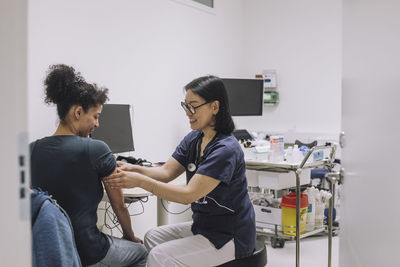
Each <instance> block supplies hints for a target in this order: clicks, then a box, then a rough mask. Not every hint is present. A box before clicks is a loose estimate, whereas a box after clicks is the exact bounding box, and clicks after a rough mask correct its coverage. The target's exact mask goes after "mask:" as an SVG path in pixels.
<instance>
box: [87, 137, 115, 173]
mask: <svg viewBox="0 0 400 267" xmlns="http://www.w3.org/2000/svg"><path fill="white" fill-rule="evenodd" d="M89 157H90V162H91V163H92V167H93V168H94V170H95V171H96V173H97V176H98V177H99V178H100V179H101V178H103V177H106V176H108V175H110V174H111V173H112V172H113V171H114V170H115V168H116V167H117V162H116V160H115V157H114V155H113V154H112V153H111V150H110V148H109V147H108V145H107V144H106V143H104V142H103V141H99V140H92V142H90V144H89Z"/></svg>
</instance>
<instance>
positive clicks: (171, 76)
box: [28, 0, 243, 237]
mask: <svg viewBox="0 0 400 267" xmlns="http://www.w3.org/2000/svg"><path fill="white" fill-rule="evenodd" d="M242 10H243V8H242V1H241V0H220V1H216V3H215V8H214V9H212V10H211V9H209V8H206V7H203V6H201V5H200V4H196V3H194V2H193V4H192V1H190V0H177V1H172V0H145V1H131V0H114V1H105V0H103V1H98V0H88V1H80V0H73V1H54V0H36V1H30V6H29V47H28V48H29V50H28V51H29V80H28V81H29V84H28V87H29V131H30V139H31V140H34V139H37V138H41V137H43V136H47V135H51V134H53V132H54V131H55V128H56V125H57V117H56V110H55V108H54V107H49V106H46V105H45V104H44V102H43V97H44V95H43V80H44V77H45V72H46V71H47V69H48V66H49V65H50V64H56V63H65V64H71V65H73V66H74V67H75V68H76V69H77V70H79V71H81V73H82V74H83V76H84V77H85V78H86V79H87V80H88V81H90V82H96V83H98V84H99V85H104V86H107V87H108V88H109V89H110V103H128V104H132V105H133V109H134V117H133V120H134V122H133V127H134V129H133V131H134V142H135V149H136V151H135V153H133V155H134V156H136V157H142V158H146V159H148V160H151V161H165V160H166V159H167V158H168V157H169V156H170V155H171V154H172V152H173V151H174V149H175V147H176V145H177V144H178V142H179V141H180V140H181V138H182V137H183V136H184V135H185V134H186V133H187V132H188V131H189V129H190V128H189V124H188V120H187V118H186V116H185V113H184V112H183V110H182V108H181V106H180V101H181V100H182V99H183V98H184V94H183V86H184V85H185V84H186V83H188V82H189V81H191V80H192V79H194V78H197V77H198V76H201V75H205V74H216V75H222V76H224V75H226V76H230V75H232V76H237V75H239V71H240V66H241V64H240V62H242V57H241V53H242V51H243V46H242V41H241V38H240V37H241V36H242V27H243V26H242V25H243V21H242V15H241V14H242ZM156 202H157V201H156V198H155V197H150V199H149V202H148V203H145V204H144V208H145V213H144V214H142V215H140V216H137V217H134V218H133V220H132V222H133V227H134V229H135V233H136V234H137V235H138V236H139V237H143V235H144V233H145V232H146V231H147V230H149V228H151V227H154V226H156V223H157V220H156V215H157V210H156ZM130 210H131V212H132V213H138V212H140V210H141V206H140V205H139V204H138V203H135V204H133V205H132V208H131V209H130Z"/></svg>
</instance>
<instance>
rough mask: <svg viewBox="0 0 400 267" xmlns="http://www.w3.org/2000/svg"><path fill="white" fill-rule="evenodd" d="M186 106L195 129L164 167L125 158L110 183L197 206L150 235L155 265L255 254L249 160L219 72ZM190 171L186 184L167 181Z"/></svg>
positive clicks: (189, 90)
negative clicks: (190, 213)
mask: <svg viewBox="0 0 400 267" xmlns="http://www.w3.org/2000/svg"><path fill="white" fill-rule="evenodd" d="M185 90H186V97H185V102H182V103H181V105H182V107H183V109H184V110H185V112H186V115H187V116H188V118H189V122H190V126H191V128H192V130H193V131H191V132H190V133H189V134H188V135H186V136H185V137H184V139H183V140H182V141H181V143H180V144H179V145H178V147H177V148H176V150H175V152H174V153H173V154H172V157H171V158H169V159H168V161H167V162H166V163H165V164H164V165H163V166H162V167H159V168H148V167H141V166H137V165H131V164H128V163H122V162H118V166H119V168H118V171H117V173H115V174H113V175H111V176H109V177H108V178H107V179H106V180H105V181H106V183H108V184H109V185H110V186H111V187H115V188H131V187H141V188H143V189H145V190H147V191H150V192H152V193H153V194H154V195H157V196H158V197H160V198H163V199H165V200H168V201H173V202H177V203H182V204H189V203H191V209H192V211H193V222H184V223H179V224H174V225H165V226H161V227H157V228H154V229H152V230H150V231H149V232H147V233H146V235H145V238H144V244H145V246H146V247H147V249H148V250H149V251H150V253H149V256H148V262H147V264H148V266H216V265H220V264H223V263H225V262H228V261H231V260H234V259H238V258H244V257H247V256H250V255H251V254H252V253H253V251H254V246H255V238H256V234H255V219H254V210H253V206H252V204H251V202H250V199H249V196H248V193H247V180H246V174H245V162H244V157H243V152H242V150H241V148H240V145H239V143H238V142H237V140H236V139H235V137H234V136H232V135H231V133H232V131H233V130H234V123H233V121H232V117H231V115H230V110H229V103H228V97H227V93H226V90H225V87H224V84H223V82H222V80H221V79H219V78H218V77H215V76H205V77H200V78H198V79H195V80H193V81H192V82H190V83H189V84H187V85H186V86H185ZM184 171H186V179H187V185H186V186H184V187H180V186H175V185H171V184H167V183H168V182H170V181H172V180H174V179H175V178H176V177H178V176H179V175H180V174H182V173H183V172H184Z"/></svg>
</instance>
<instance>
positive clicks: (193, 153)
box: [186, 133, 217, 172]
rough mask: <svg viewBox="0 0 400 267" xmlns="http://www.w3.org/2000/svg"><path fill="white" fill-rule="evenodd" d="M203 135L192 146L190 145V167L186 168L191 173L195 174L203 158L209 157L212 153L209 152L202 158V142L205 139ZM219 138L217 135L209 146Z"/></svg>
mask: <svg viewBox="0 0 400 267" xmlns="http://www.w3.org/2000/svg"><path fill="white" fill-rule="evenodd" d="M203 135H204V134H203V133H201V134H199V136H198V137H196V139H195V140H193V141H192V142H191V143H190V145H189V154H188V161H187V162H189V163H188V165H187V166H186V169H187V170H188V171H189V172H195V171H196V170H197V166H198V164H199V162H200V160H201V159H202V158H205V157H207V155H208V154H209V153H210V152H209V151H207V152H206V153H204V154H203V156H202V157H200V146H201V140H202V138H203ZM216 138H217V134H215V136H214V138H213V139H212V140H211V141H210V143H209V144H208V145H210V144H211V143H212V142H214V141H215V139H216Z"/></svg>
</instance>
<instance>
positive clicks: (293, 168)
mask: <svg viewBox="0 0 400 267" xmlns="http://www.w3.org/2000/svg"><path fill="white" fill-rule="evenodd" d="M318 150H324V151H326V150H328V151H329V157H327V158H324V159H323V160H321V161H317V162H311V163H309V159H310V156H311V155H312V154H313V153H314V152H315V151H318ZM335 153H336V145H333V144H331V143H327V144H325V145H320V146H314V147H312V148H311V149H310V150H309V151H308V152H307V154H306V155H305V157H304V159H303V160H302V162H301V163H300V164H295V165H293V164H288V163H271V162H266V161H257V160H246V170H254V171H257V172H258V171H260V172H267V173H278V174H280V175H282V174H283V176H281V177H282V178H283V180H284V181H283V182H281V181H280V180H278V181H277V183H278V186H280V187H282V186H285V183H287V179H288V175H289V174H290V173H292V175H291V177H292V178H291V179H292V183H288V185H290V184H291V185H293V173H294V174H295V179H296V183H295V188H296V234H295V236H290V235H285V234H283V233H282V232H281V231H280V230H279V227H282V226H281V225H279V224H276V223H274V231H273V236H272V237H271V246H272V247H277V246H281V247H283V245H284V241H285V239H286V240H291V239H293V238H295V239H296V267H298V266H300V238H303V237H307V236H311V235H315V234H317V233H320V232H323V231H325V230H326V227H325V226H323V227H320V228H318V229H315V230H313V231H310V232H305V233H303V234H300V193H301V189H300V185H301V184H304V177H305V176H304V173H306V176H307V175H308V177H309V170H311V169H312V168H327V169H328V171H329V172H328V174H327V180H328V181H329V182H330V183H331V193H332V195H333V196H332V197H331V198H330V202H329V216H328V217H329V218H328V219H329V220H328V242H329V244H328V266H330V264H331V254H332V233H333V231H332V214H333V198H334V192H333V191H334V186H335V182H336V179H337V178H338V177H339V174H337V173H332V170H333V167H334V160H335ZM302 174H303V175H302ZM260 180H261V179H259V181H260ZM288 187H290V186H288ZM282 189H283V188H282ZM266 209H268V208H266ZM281 229H283V228H281ZM257 233H259V234H264V235H268V234H270V233H268V232H266V231H264V230H263V227H262V226H261V227H260V226H258V227H257Z"/></svg>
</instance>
